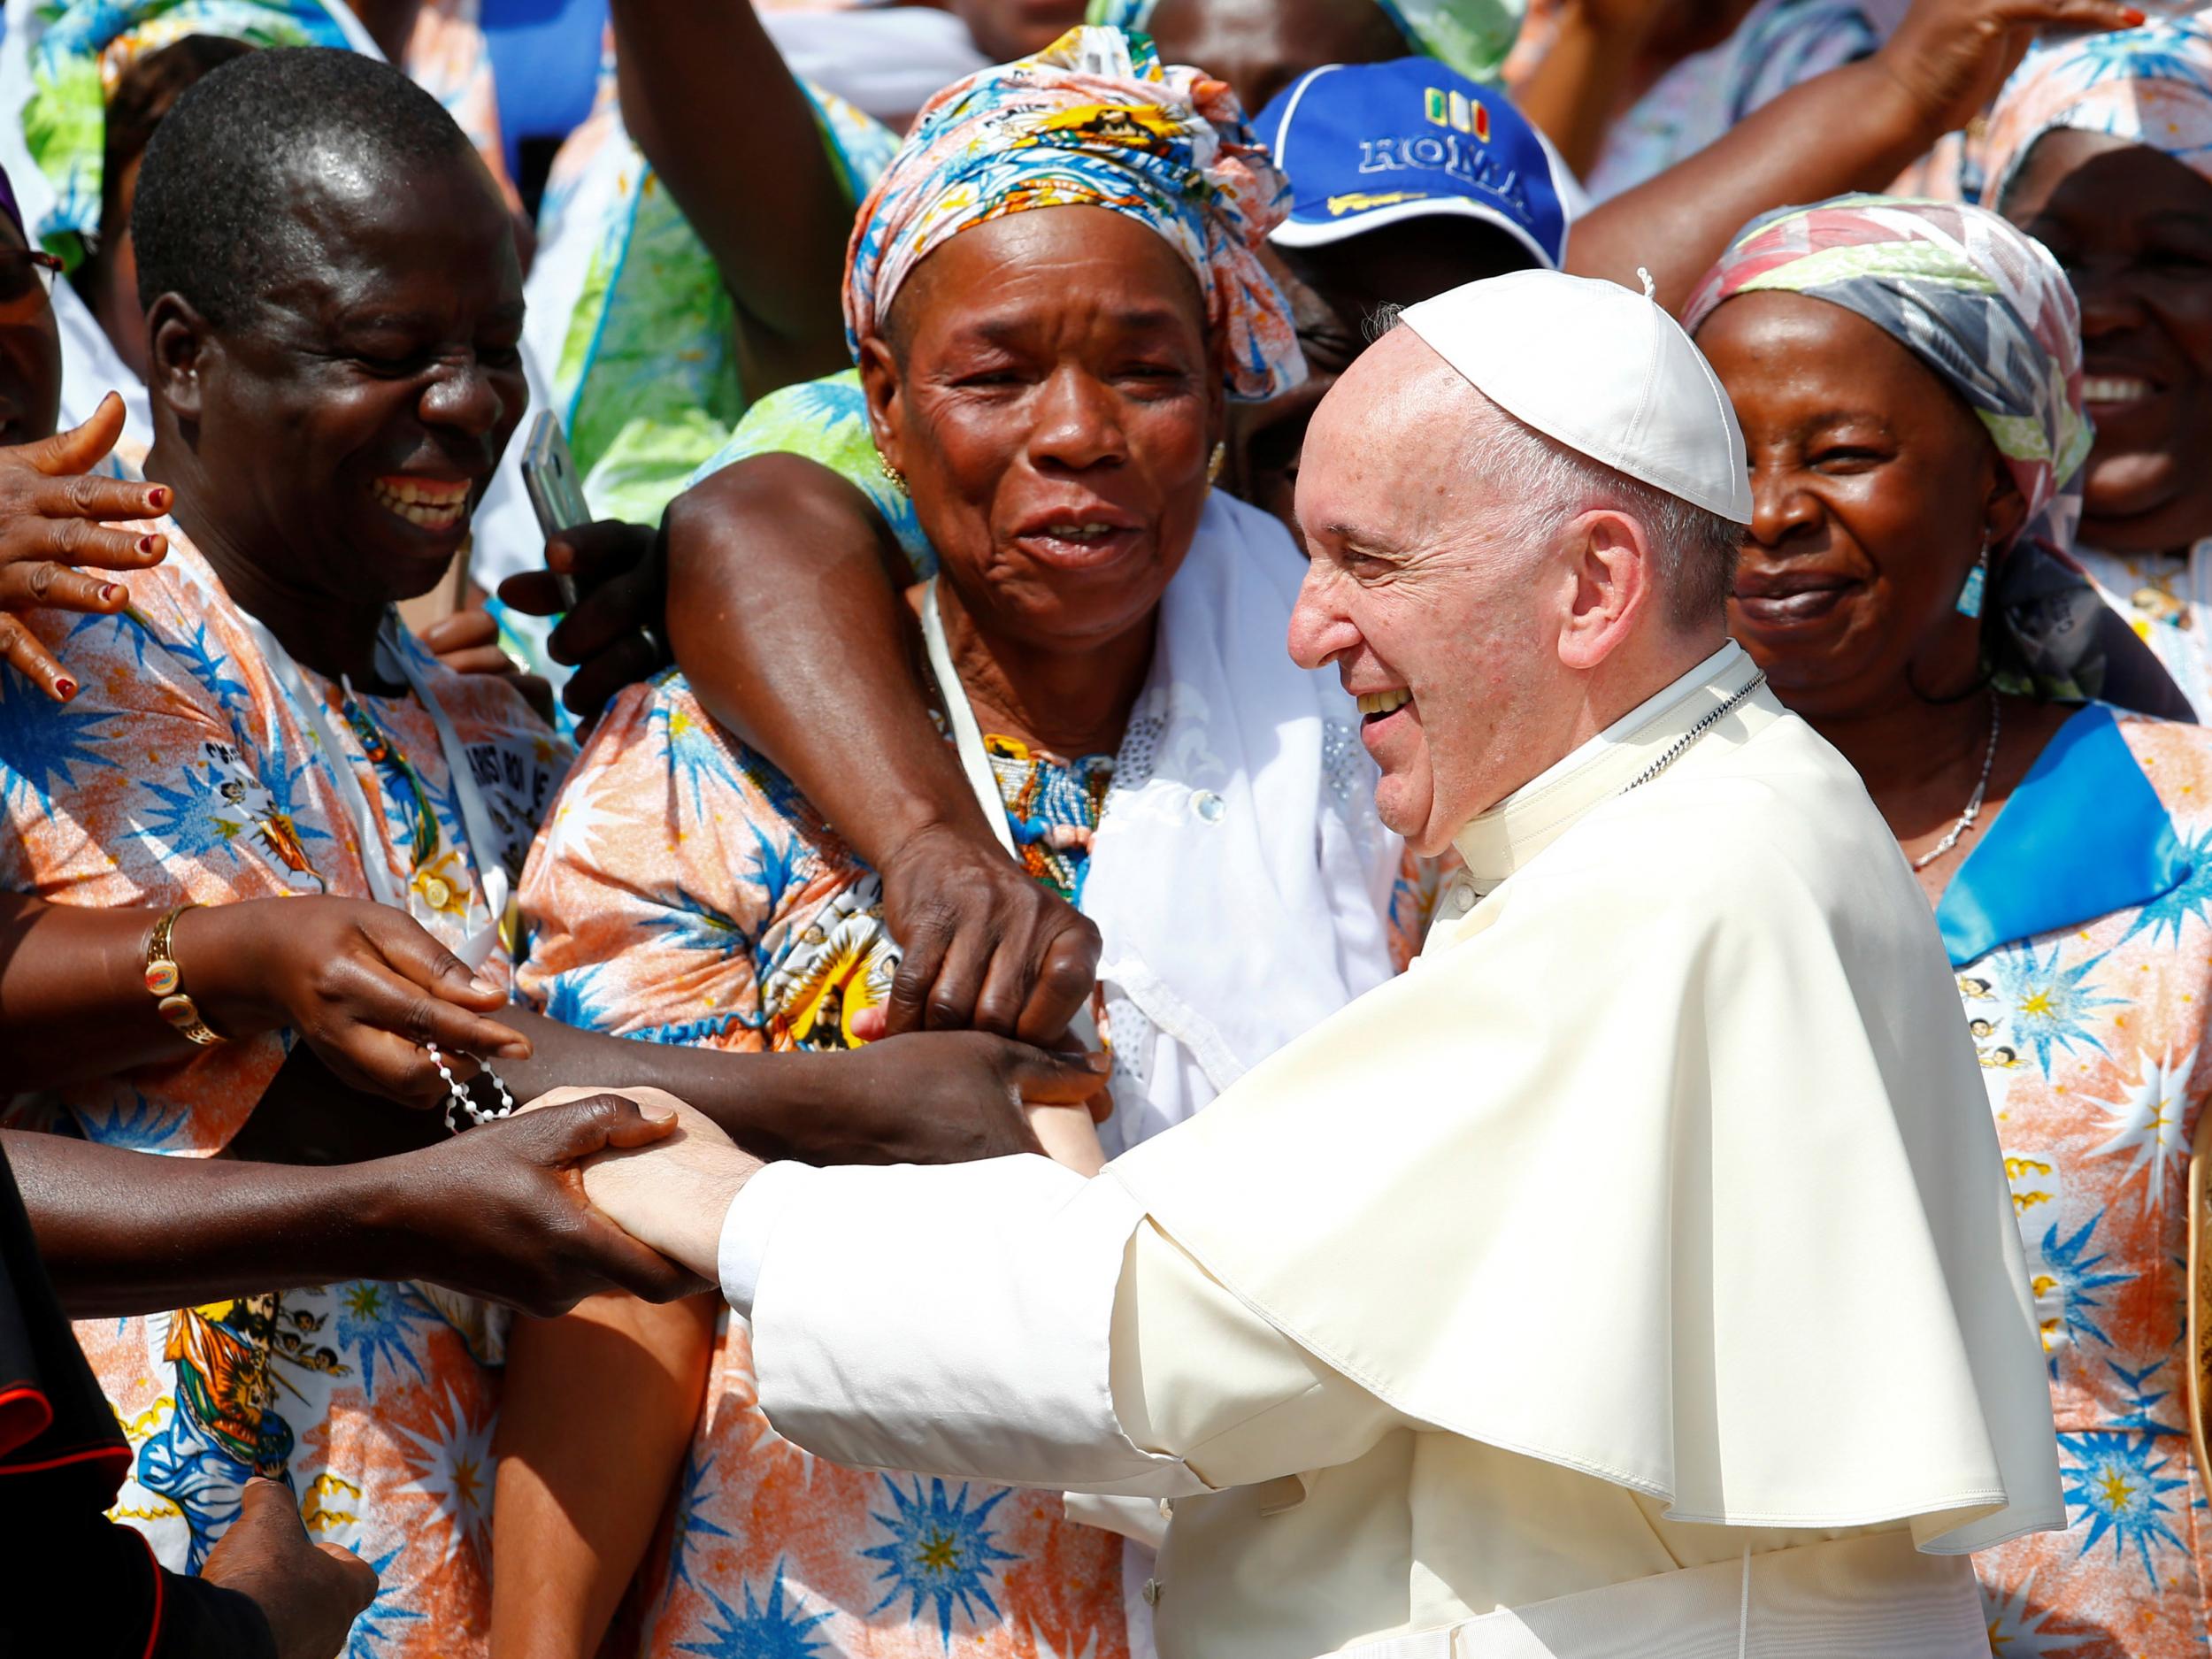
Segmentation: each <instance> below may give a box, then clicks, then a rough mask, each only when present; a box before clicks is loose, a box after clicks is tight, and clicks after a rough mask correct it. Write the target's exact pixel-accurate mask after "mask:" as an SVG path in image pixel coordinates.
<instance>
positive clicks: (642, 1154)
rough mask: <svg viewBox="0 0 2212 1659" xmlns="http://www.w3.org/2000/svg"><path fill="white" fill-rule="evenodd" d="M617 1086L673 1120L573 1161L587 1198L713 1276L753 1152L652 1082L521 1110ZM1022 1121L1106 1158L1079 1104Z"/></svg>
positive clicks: (1066, 1153) (1082, 1168)
mask: <svg viewBox="0 0 2212 1659" xmlns="http://www.w3.org/2000/svg"><path fill="white" fill-rule="evenodd" d="M597 1094H616V1095H619V1096H621V1097H622V1098H623V1099H625V1100H630V1101H635V1102H637V1103H638V1105H640V1106H641V1107H645V1108H649V1109H652V1110H657V1111H665V1112H673V1113H674V1114H675V1115H676V1127H675V1128H674V1129H673V1130H672V1131H671V1132H670V1133H668V1134H667V1135H666V1136H665V1137H664V1138H663V1139H661V1140H658V1141H654V1142H652V1143H651V1144H650V1145H649V1146H641V1147H616V1148H609V1149H608V1150H607V1151H605V1152H603V1153H601V1154H599V1155H598V1156H596V1157H594V1158H592V1159H590V1160H589V1161H588V1162H587V1163H585V1164H582V1165H581V1166H580V1169H581V1172H582V1177H583V1183H584V1196H585V1197H587V1198H588V1199H589V1200H590V1201H591V1203H592V1207H593V1208H594V1209H595V1210H598V1211H599V1212H600V1213H601V1214H602V1215H603V1216H605V1217H607V1218H608V1219H609V1220H611V1221H612V1222H613V1223H614V1224H615V1225H617V1226H618V1227H620V1228H621V1229H622V1230H623V1231H624V1232H625V1233H628V1234H629V1235H630V1236H631V1237H632V1238H634V1239H635V1240H638V1242H639V1243H641V1244H644V1245H648V1246H649V1247H650V1248H653V1249H656V1250H658V1251H659V1252H660V1253H661V1254H662V1255H663V1256H666V1257H668V1259H669V1260H670V1261H672V1262H677V1263H681V1264H682V1265H683V1266H685V1267H687V1268H689V1269H690V1270H691V1271H693V1272H695V1273H697V1274H698V1275H699V1276H700V1277H701V1278H703V1279H707V1280H708V1281H710V1282H712V1281H713V1280H714V1279H716V1278H717V1277H718V1275H717V1272H716V1255H717V1252H718V1248H719V1246H720V1242H721V1237H722V1220H723V1217H725V1216H726V1215H727V1214H728V1213H729V1208H730V1205H731V1203H732V1202H733V1201H734V1200H735V1199H736V1197H737V1194H738V1191H739V1189H740V1188H741V1187H743V1186H744V1185H745V1183H746V1182H747V1181H748V1180H749V1179H751V1178H752V1175H753V1172H754V1171H756V1170H757V1169H759V1168H760V1160H759V1159H758V1158H757V1157H755V1156H752V1155H751V1154H750V1153H749V1152H747V1151H745V1150H744V1149H743V1148H741V1147H740V1146H739V1145H738V1144H737V1143H736V1142H735V1141H732V1140H731V1139H730V1138H729V1136H728V1135H726V1134H725V1133H722V1131H721V1129H720V1128H719V1127H718V1126H717V1125H716V1124H715V1122H714V1120H713V1119H712V1118H709V1117H708V1116H707V1115H706V1114H705V1113H704V1112H702V1111H700V1110H697V1109H696V1108H695V1107H691V1106H687V1105H685V1104H684V1102H681V1101H680V1100H678V1099H677V1098H676V1097H675V1096H674V1095H673V1094H668V1093H666V1092H665V1091H664V1090H661V1089H657V1088H557V1089H549V1090H548V1091H547V1092H546V1093H545V1094H541V1095H539V1096H538V1097H537V1098H536V1099H535V1100H534V1101H531V1102H528V1103H527V1104H526V1105H525V1106H524V1107H523V1108H522V1110H524V1111H535V1110H539V1109H540V1108H541V1107H545V1106H558V1105H561V1104H562V1103H563V1102H567V1101H572V1100H587V1099H589V1098H590V1097H592V1096H594V1095H597ZM1024 1110H1025V1111H1026V1112H1027V1113H1028V1116H1029V1126H1030V1128H1031V1130H1032V1131H1033V1133H1035V1134H1036V1136H1037V1140H1038V1143H1039V1144H1040V1145H1041V1147H1042V1148H1044V1151H1045V1153H1046V1155H1047V1156H1049V1157H1051V1158H1053V1159H1054V1160H1055V1161H1056V1162H1058V1163H1061V1164H1066V1165H1067V1166H1068V1167H1069V1168H1070V1169H1072V1170H1074V1171H1076V1172H1077V1173H1078V1174H1079V1175H1086V1176H1088V1175H1095V1174H1096V1173H1097V1172H1098V1171H1099V1168H1100V1166H1101V1165H1102V1164H1104V1163H1105V1161H1106V1156H1105V1153H1104V1152H1103V1151H1102V1149H1101V1148H1100V1146H1099V1141H1098V1130H1097V1127H1096V1125H1094V1124H1093V1123H1092V1121H1091V1115H1090V1112H1089V1110H1087V1109H1086V1108H1084V1107H1081V1106H1030V1107H1026V1108H1025V1109H1024Z"/></svg>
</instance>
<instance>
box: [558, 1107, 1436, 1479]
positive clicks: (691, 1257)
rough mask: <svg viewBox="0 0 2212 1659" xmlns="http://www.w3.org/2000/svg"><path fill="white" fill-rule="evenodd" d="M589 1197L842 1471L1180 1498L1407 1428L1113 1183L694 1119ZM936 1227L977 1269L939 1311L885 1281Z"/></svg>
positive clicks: (791, 1433)
mask: <svg viewBox="0 0 2212 1659" xmlns="http://www.w3.org/2000/svg"><path fill="white" fill-rule="evenodd" d="M670 1108H671V1110H676V1111H678V1112H679V1113H680V1114H681V1111H682V1109H681V1107H680V1105H676V1104H673V1103H670ZM584 1186H585V1190H586V1192H588V1194H590V1197H591V1201H592V1202H593V1203H594V1204H595V1206H597V1207H598V1209H600V1210H602V1211H603V1212H604V1213H605V1214H606V1215H608V1216H609V1217H612V1218H613V1219H614V1220H615V1221H617V1222H618V1223H619V1224H620V1225H622V1226H623V1227H624V1228H626V1229H627V1230H628V1231H630V1232H632V1233H634V1234H635V1235H636V1236H637V1237H638V1238H639V1239H640V1240H643V1241H645V1242H648V1243H650V1244H651V1245H652V1246H653V1247H654V1248H657V1249H658V1250H661V1251H663V1252H664V1253H665V1254H667V1255H668V1256H671V1257H672V1259H675V1260H679V1261H681V1262H683V1263H686V1264H687V1265H688V1266H690V1267H691V1268H692V1269H693V1271H696V1272H699V1273H701V1274H702V1275H703V1276H717V1277H718V1278H719V1279H720V1280H721V1282H722V1287H723V1292H724V1294H725V1295H726V1297H728V1298H729V1300H730V1302H731V1303H732V1305H733V1307H735V1308H736V1309H737V1310H738V1311H739V1312H741V1313H743V1314H745V1315H747V1316H748V1317H749V1318H750V1319H751V1320H752V1322H753V1358H754V1367H755V1371H756V1373H757V1376H758V1379H759V1383H760V1391H761V1392H760V1399H761V1405H762V1408H763V1409H764V1410H765V1411H766V1412H767V1413H768V1416H769V1418H770V1420H771V1422H772V1423H773V1425H775V1428H776V1431H777V1432H779V1433H780V1434H782V1435H784V1436H785V1437H786V1438H787V1439H788V1440H793V1441H795V1443H796V1444H798V1445H801V1446H803V1447H805V1448H807V1449H808V1450H810V1451H811V1452H814V1453H816V1454H817V1455H820V1456H824V1457H827V1458H830V1459H833V1461H835V1462H837V1463H843V1464H846V1465H848V1466H852V1467H860V1468H883V1469H908V1470H916V1471H921V1472H924V1473H929V1474H941V1475H946V1476H970V1477H976V1478H980V1479H991V1480H997V1481H1002V1482H1005V1483H1006V1484H1009V1485H1013V1486H1044V1487H1048V1488H1057V1489H1062V1490H1071V1491H1095V1492H1105V1493H1118V1494H1127V1495H1133V1496H1143V1497H1164V1498H1172V1497H1179V1496H1186V1495H1188V1494H1194V1493H1198V1492H1203V1491H1206V1490H1209V1489H1213V1488H1219V1487H1224V1486H1249V1485H1255V1484H1256V1483H1258V1482H1261V1481H1265V1480H1270V1479H1276V1478H1277V1477H1279V1476H1282V1475H1286V1474H1294V1473H1297V1472H1299V1471H1305V1470H1311V1469H1322V1468H1327V1467H1329V1466H1331V1465H1333V1464H1336V1463H1345V1462H1348V1461H1350V1460H1351V1459H1353V1458H1356V1457H1357V1456H1359V1455H1362V1454H1363V1453H1364V1452H1365V1451H1366V1450H1367V1449H1368V1448H1371V1446H1373V1445H1374V1443H1375V1442H1376V1440H1379V1439H1380V1438H1381V1437H1382V1435H1384V1434H1386V1433H1387V1432H1390V1431H1391V1430H1392V1429H1394V1428H1397V1427H1401V1426H1403V1425H1404V1424H1405V1422H1406V1419H1404V1418H1402V1417H1399V1416H1398V1415H1397V1414H1396V1413H1395V1412H1394V1411H1392V1410H1391V1409H1389V1408H1388V1407H1387V1406H1386V1405H1384V1404H1383V1402H1381V1401H1379V1400H1378V1399H1376V1398H1375V1397H1374V1396H1373V1395H1371V1394H1368V1393H1367V1392H1366V1391H1365V1390H1364V1389H1363V1388H1361V1387H1360V1386H1358V1385H1357V1384H1356V1383H1354V1382H1353V1381H1352V1380H1351V1379H1348V1378H1347V1377H1345V1376H1344V1375H1343V1374H1341V1373H1340V1372H1338V1371H1333V1370H1331V1369H1330V1368H1329V1367H1328V1366H1326V1365H1325V1364H1323V1363H1321V1362H1320V1361H1318V1360H1317V1359H1315V1358H1314V1357H1313V1356H1311V1355H1310V1354H1309V1353H1307V1352H1306V1351H1305V1350H1304V1349H1303V1348H1300V1347H1299V1346H1298V1345H1297V1344H1296V1343H1295V1342H1293V1341H1292V1340H1290V1339H1289V1338H1287V1337H1286V1336H1284V1335H1282V1333H1279V1332H1278V1331H1276V1330H1275V1329H1274V1327H1273V1326H1271V1325H1268V1324H1267V1323H1266V1321H1264V1320H1263V1319H1262V1318H1261V1317H1259V1316H1258V1315H1257V1314H1256V1313H1254V1312H1252V1310H1250V1309H1248V1308H1247V1307H1246V1306H1245V1305H1244V1304H1243V1303H1242V1302H1240V1301H1239V1300H1238V1299H1237V1298H1236V1297H1235V1296H1233V1295H1232V1294H1230V1293H1229V1292H1228V1291H1227V1290H1226V1289H1225V1288H1223V1286H1221V1285H1220V1284H1219V1283H1218V1282H1217V1281H1216V1280H1215V1279H1213V1278H1212V1277H1211V1276H1210V1275H1209V1274H1208V1273H1207V1272H1206V1271H1205V1270H1204V1269H1203V1268H1202V1267H1201V1266H1199V1265H1198V1263H1196V1262H1194V1261H1193V1260H1192V1259H1191V1258H1190V1257H1189V1256H1187V1255H1185V1254H1184V1253H1183V1251H1182V1250H1180V1249H1179V1248H1177V1247H1176V1246H1175V1245H1174V1244H1173V1243H1172V1242H1171V1241H1170V1240H1168V1239H1167V1238H1166V1237H1165V1236H1164V1234H1162V1233H1160V1232H1159V1231H1158V1230H1157V1229H1156V1228H1155V1227H1154V1226H1153V1225H1151V1223H1150V1222H1149V1221H1148V1219H1147V1218H1146V1217H1145V1215H1144V1212H1143V1210H1142V1209H1141V1206H1139V1205H1138V1203H1137V1202H1136V1201H1135V1200H1134V1199H1133V1198H1132V1197H1131V1196H1130V1195H1129V1193H1128V1191H1127V1189H1125V1187H1122V1186H1121V1184H1120V1183H1119V1182H1118V1181H1117V1180H1115V1179H1114V1178H1113V1177H1112V1176H1111V1175H1110V1174H1108V1175H1105V1176H1102V1177H1101V1178H1099V1179H1096V1180H1090V1181H1087V1180H1084V1179H1082V1178H1080V1177H1079V1176H1078V1175H1076V1174H1074V1173H1072V1172H1071V1171H1067V1170H1064V1169H1061V1168H1058V1167H1056V1166H1055V1165H1054V1164H1050V1163H1048V1162H1047V1161H1045V1160H1044V1159H1041V1158H1000V1159H995V1160H992V1161H990V1162H987V1163H981V1164H964V1165H961V1166H958V1167H956V1168H947V1169H941V1170H918V1169H895V1170H866V1171H864V1170H842V1171H829V1170H810V1169H806V1168H803V1167H802V1166H800V1165H796V1164H770V1165H766V1166H764V1165H762V1164H760V1163H759V1161H758V1160H757V1159H754V1158H752V1157H750V1156H747V1155H746V1154H745V1153H743V1152H742V1151H740V1150H739V1149H738V1148H735V1147H733V1146H730V1145H728V1144H727V1143H726V1141H722V1140H721V1139H720V1138H719V1137H718V1136H716V1135H715V1134H714V1133H713V1132H712V1130H711V1128H710V1127H709V1126H706V1125H698V1124H696V1123H695V1121H691V1120H687V1122H686V1125H685V1130H684V1132H683V1133H681V1134H680V1136H672V1137H671V1138H670V1140H669V1141H668V1143H667V1144H666V1145H665V1146H664V1147H659V1148H646V1149H643V1150H641V1151H639V1152H635V1153H618V1154H615V1155H612V1156H608V1157H605V1158H602V1159H600V1160H598V1161H596V1162H595V1163H594V1164H592V1165H591V1167H590V1168H589V1169H588V1170H587V1171H585V1174H584ZM917 1225H926V1226H927V1227H928V1229H929V1230H930V1236H931V1238H932V1239H933V1241H934V1245H935V1248H951V1249H955V1250H957V1251H958V1253H959V1257H960V1259H961V1260H963V1261H965V1262H968V1263H972V1264H979V1265H977V1266H976V1268H975V1271H968V1272H964V1273H961V1274H958V1275H954V1276H951V1277H950V1278H947V1279H941V1280H940V1281H934V1282H933V1284H932V1286H931V1287H930V1289H929V1290H928V1292H927V1293H926V1294H916V1292H915V1288H914V1285H913V1282H912V1281H911V1280H910V1279H899V1278H898V1277H897V1276H892V1277H891V1278H889V1279H887V1278H886V1276H885V1275H884V1273H883V1270H882V1263H883V1262H884V1260H885V1259H886V1254H885V1253H886V1252H887V1251H889V1252H892V1253H894V1254H895V1251H896V1249H897V1248H898V1247H897V1243H896V1241H897V1240H901V1239H904V1238H911V1237H913V1236H915V1233H914V1231H913V1230H914V1228H915V1227H916V1226H917ZM948 1227H949V1228H950V1229H952V1231H951V1232H950V1233H948V1232H947V1231H946V1229H947V1228H948ZM947 1400H958V1401H959V1402H961V1409H960V1410H959V1411H957V1412H947V1411H946V1410H944V1409H942V1408H943V1402H945V1401H947Z"/></svg>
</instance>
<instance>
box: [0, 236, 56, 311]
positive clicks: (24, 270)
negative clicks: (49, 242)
mask: <svg viewBox="0 0 2212 1659" xmlns="http://www.w3.org/2000/svg"><path fill="white" fill-rule="evenodd" d="M61 269H62V264H61V261H60V260H59V259H58V258H57V257H55V256H54V255H52V254H50V253H48V252H47V251H46V250H44V249H42V248H0V306H13V305H20V304H21V303H23V302H24V301H26V300H27V299H32V298H38V299H44V298H45V297H46V296H48V295H50V294H51V293H52V292H53V291H54V278H55V277H56V276H58V274H60V272H61Z"/></svg>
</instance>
